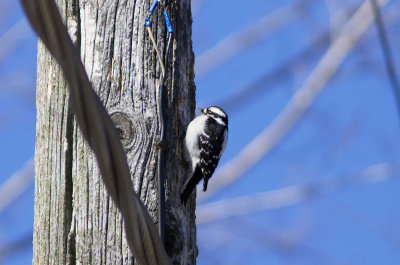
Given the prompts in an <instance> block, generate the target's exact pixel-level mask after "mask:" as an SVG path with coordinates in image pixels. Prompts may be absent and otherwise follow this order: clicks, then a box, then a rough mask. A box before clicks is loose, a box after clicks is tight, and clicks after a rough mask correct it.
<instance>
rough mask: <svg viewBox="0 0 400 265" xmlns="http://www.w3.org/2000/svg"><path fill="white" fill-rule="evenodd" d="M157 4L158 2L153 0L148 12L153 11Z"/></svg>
mask: <svg viewBox="0 0 400 265" xmlns="http://www.w3.org/2000/svg"><path fill="white" fill-rule="evenodd" d="M157 4H158V1H157V0H154V2H153V4H152V5H151V7H150V9H149V13H153V11H154V9H156V6H157Z"/></svg>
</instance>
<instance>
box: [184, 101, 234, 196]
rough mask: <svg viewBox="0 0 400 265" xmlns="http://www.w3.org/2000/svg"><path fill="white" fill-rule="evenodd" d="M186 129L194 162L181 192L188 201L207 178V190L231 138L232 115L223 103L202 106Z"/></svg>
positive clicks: (190, 159)
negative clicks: (225, 109)
mask: <svg viewBox="0 0 400 265" xmlns="http://www.w3.org/2000/svg"><path fill="white" fill-rule="evenodd" d="M201 112H202V114H201V115H200V116H197V117H196V118H195V119H193V120H192V121H191V122H190V123H189V126H188V128H187V130H186V136H185V149H186V150H185V157H186V160H187V161H188V162H189V163H191V169H192V171H191V172H192V176H191V177H190V178H189V179H188V180H187V181H186V183H185V184H184V187H183V191H182V193H181V201H182V202H183V203H185V202H186V201H187V199H188V198H189V196H190V194H192V192H193V190H194V189H195V187H196V185H197V184H198V183H199V182H200V180H201V179H203V191H206V190H207V184H208V180H209V179H210V178H211V176H212V174H213V173H214V170H215V168H216V167H217V165H218V162H219V159H220V158H221V156H222V154H223V152H224V151H225V147H226V143H227V141H228V115H227V114H226V113H225V111H223V110H222V109H221V108H219V107H215V106H214V107H209V108H207V109H202V110H201Z"/></svg>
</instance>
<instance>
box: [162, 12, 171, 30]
mask: <svg viewBox="0 0 400 265" xmlns="http://www.w3.org/2000/svg"><path fill="white" fill-rule="evenodd" d="M164 19H165V25H166V26H167V30H168V33H172V32H173V30H172V26H171V21H170V20H169V16H168V12H167V11H164Z"/></svg>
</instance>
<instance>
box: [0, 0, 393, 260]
mask: <svg viewBox="0 0 400 265" xmlns="http://www.w3.org/2000/svg"><path fill="white" fill-rule="evenodd" d="M293 2H294V1H265V0H253V1H250V2H243V1H228V0H219V1H209V0H197V1H193V5H194V6H195V4H196V7H198V8H196V10H195V12H194V15H193V38H192V39H193V48H194V52H195V56H196V62H197V64H196V67H199V64H200V62H201V60H202V58H204V57H202V56H203V55H204V54H205V52H206V51H208V50H209V49H210V48H212V47H214V46H215V45H217V44H218V43H219V42H220V41H221V40H223V39H225V38H226V37H227V36H230V35H232V34H235V33H237V32H240V31H242V30H245V29H246V28H248V27H250V26H251V25H254V24H256V23H257V21H259V19H261V18H262V17H265V16H267V15H271V14H273V13H274V12H276V11H277V10H281V8H284V7H287V6H289V5H291V4H292V3H293ZM362 2H363V1H356V0H351V1H347V0H346V1H345V0H327V1H316V0H310V1H309V2H308V3H309V4H308V5H306V4H303V5H301V7H302V9H301V10H302V12H303V13H301V15H298V16H297V17H295V18H291V19H290V21H289V22H287V24H285V26H282V27H280V28H278V29H277V30H276V31H275V32H272V33H271V34H269V35H268V36H263V37H261V38H260V40H259V41H257V42H256V43H254V44H253V45H250V46H249V47H247V48H246V49H244V50H243V51H240V52H238V53H236V54H235V55H234V56H233V57H231V58H229V59H228V60H226V61H225V62H224V63H222V64H220V65H218V66H217V67H215V68H214V69H212V70H211V71H210V72H208V73H204V74H201V72H200V69H199V68H196V70H198V71H196V86H197V103H198V105H199V106H200V107H206V106H208V105H213V104H219V103H220V102H225V101H224V99H226V98H228V97H229V96H232V95H233V94H235V93H237V92H238V91H240V90H241V89H243V88H244V87H246V86H248V85H249V84H252V83H254V82H255V80H257V79H259V78H260V77H261V76H263V75H265V74H267V73H269V72H272V71H273V70H274V69H276V68H277V67H279V66H280V65H282V64H283V63H284V62H286V61H287V60H290V59H291V58H294V57H295V56H296V55H297V54H298V53H301V52H302V51H303V50H304V49H305V48H306V47H308V46H309V44H310V43H311V42H312V40H313V39H314V38H315V37H316V36H318V35H319V34H320V33H321V32H324V31H327V30H329V29H331V30H332V32H331V36H335V29H336V30H340V29H341V28H342V27H343V24H339V25H338V26H337V27H333V28H332V24H331V22H332V20H335V17H337V16H336V15H337V14H338V13H340V12H341V11H344V10H352V12H354V10H355V9H357V8H358V7H359V6H360V4H361V3H362ZM0 7H1V8H0V10H1V11H0V21H1V23H0V62H1V63H0V82H1V83H0V84H1V85H0V146H1V149H0V161H1V162H0V164H1V167H0V170H1V174H0V185H1V184H3V183H4V182H5V181H6V180H7V179H8V178H9V177H10V176H11V175H12V174H14V173H15V172H16V171H17V170H19V169H21V168H22V167H23V165H24V164H25V162H26V161H28V160H29V159H30V158H31V157H33V155H34V144H35V119H36V113H35V82H36V81H35V79H36V66H35V64H36V42H37V39H36V37H35V36H34V34H33V33H32V32H31V31H30V29H29V28H28V27H27V26H25V24H24V23H26V22H19V21H20V20H21V19H22V17H23V14H22V11H21V8H20V6H19V4H17V1H11V0H4V1H3V2H2V3H0ZM399 8H400V3H399V1H390V2H389V4H388V6H387V8H385V9H384V10H383V14H384V15H383V16H384V18H385V22H386V24H387V27H388V29H387V32H388V36H389V40H390V44H391V47H392V50H393V54H394V59H395V62H396V63H397V65H398V62H399V59H400V53H399V50H398V49H396V47H399V44H400V43H399V42H400V38H399V37H398V36H400V34H399V33H400V27H399V20H400V16H399V15H398V14H400V12H399V11H400V9H399ZM299 10H300V9H299ZM299 12H300V11H299ZM350 14H352V13H350ZM396 14H397V16H396ZM344 21H346V19H345V20H344ZM17 23H20V24H17ZM16 24H17V26H15V28H14V29H13V30H11V31H10V29H12V28H13V26H14V25H16ZM270 26H271V27H273V26H274V25H270ZM8 32H12V33H15V34H11V35H10V34H8ZM246 41H249V39H243V40H242V42H246ZM9 43H12V45H9ZM327 48H328V46H327V45H325V46H323V47H322V48H321V49H315V50H313V51H312V52H311V54H313V55H312V56H309V57H307V58H306V59H304V60H300V61H298V62H297V63H296V64H295V66H294V67H291V68H290V71H289V72H288V73H286V74H284V75H282V76H276V78H273V79H272V80H271V79H270V80H269V82H264V83H262V84H261V85H260V86H259V91H258V92H257V94H256V96H255V97H251V100H249V101H246V102H245V103H244V104H243V105H240V106H238V107H235V106H233V105H229V104H228V103H224V105H222V107H226V108H227V110H228V114H229V115H230V116H229V117H230V120H229V123H230V124H229V125H230V128H229V142H228V147H227V150H226V152H225V154H224V156H223V158H222V160H221V162H220V165H221V166H222V165H224V164H225V163H226V162H228V161H229V160H230V159H232V158H234V157H235V156H236V155H237V154H238V153H239V152H240V151H241V150H242V149H243V148H244V147H245V146H246V145H247V144H248V143H249V142H250V141H251V140H252V139H253V138H254V137H256V136H257V135H258V134H259V133H261V132H262V131H263V130H264V129H265V128H267V127H268V126H269V125H270V124H271V122H272V121H273V120H274V119H275V118H276V117H278V116H279V115H280V113H281V111H282V110H283V109H284V108H285V106H286V104H287V103H288V102H289V101H290V100H291V98H292V96H293V94H294V93H295V92H296V91H297V90H298V89H299V88H300V87H301V86H302V84H303V82H304V80H305V79H306V78H307V77H308V76H309V74H310V73H311V72H312V70H313V69H314V67H315V66H316V65H317V63H318V62H319V60H320V59H321V57H322V55H323V54H324V53H325V52H326V51H327ZM397 72H399V70H398V71H397ZM399 124H400V118H399V115H398V113H397V109H396V102H395V100H394V96H393V92H392V87H391V84H390V82H389V79H388V75H387V72H386V68H385V64H384V60H383V55H382V51H381V46H380V44H379V41H378V39H377V35H376V28H375V26H374V25H373V26H372V27H370V29H369V30H367V32H366V34H365V35H364V36H363V37H362V38H361V41H360V42H359V44H358V45H357V46H356V47H355V49H354V50H352V51H351V52H350V53H349V55H348V56H347V57H346V59H345V60H344V62H343V63H342V64H341V65H340V67H339V70H338V72H337V73H336V74H335V75H334V77H333V78H332V79H330V80H329V82H328V83H327V85H326V86H324V89H323V92H322V93H321V95H320V96H319V97H317V98H316V100H315V102H314V103H313V104H312V105H311V107H310V108H309V109H308V111H307V112H306V115H305V116H304V117H302V118H301V120H300V122H299V123H297V124H296V125H295V126H294V127H293V128H292V129H291V130H290V132H289V133H288V135H287V136H285V137H284V138H283V140H282V141H280V142H279V143H278V144H277V146H276V148H274V149H273V150H272V152H270V153H268V154H267V155H266V156H265V157H263V158H262V159H261V161H259V162H258V163H257V164H256V166H254V167H252V168H251V169H250V170H248V171H247V172H246V173H245V174H243V175H242V176H241V177H240V178H239V179H238V180H237V181H235V182H234V183H233V184H231V185H229V186H227V187H225V188H223V189H222V190H220V192H218V193H217V194H216V195H214V196H212V197H211V198H210V199H208V200H206V201H204V202H201V204H207V203H210V202H214V201H219V200H225V199H228V198H236V197H239V196H247V195H249V196H251V195H253V194H255V193H261V192H266V191H274V190H278V189H281V188H285V187H291V186H296V185H306V184H310V185H313V184H315V183H320V182H321V181H322V180H324V179H328V178H335V177H336V178H338V177H343V176H347V177H349V178H351V177H352V176H353V173H354V172H358V171H360V170H365V169H366V168H368V167H370V166H374V165H378V164H385V163H390V164H398V163H400V141H399V139H400V127H399ZM380 174H381V175H383V176H385V177H387V179H386V180H384V181H381V182H379V183H356V184H354V185H347V184H346V183H342V182H339V184H338V186H335V189H334V191H333V192H326V191H325V190H320V189H316V190H315V191H314V192H315V195H316V196H315V197H312V198H310V199H309V200H307V201H306V202H304V203H300V204H293V205H290V206H287V207H279V208H278V209H274V210H267V211H258V212H254V213H249V214H244V215H240V216H236V217H230V218H226V219H222V220H218V221H214V222H210V223H206V224H199V225H198V230H197V234H198V247H199V256H198V264H200V265H202V264H260V265H261V264H363V265H372V264H385V265H391V264H393V265H394V264H399V260H400V254H399V253H400V251H399V248H400V246H399V242H400V229H399V228H398V227H397V224H398V223H399V222H400V202H399V199H398V198H399V195H398V194H399V190H400V180H399V178H398V177H399V176H400V173H399V174H389V175H387V176H386V175H385V172H383V173H380ZM209 185H213V179H211V180H210V184H209ZM316 187H318V186H316ZM33 193H34V187H33V183H32V185H31V186H30V188H29V189H28V190H27V191H26V192H24V193H23V194H22V195H21V196H20V197H19V198H18V199H16V200H15V201H14V202H12V203H11V204H10V205H9V206H8V207H7V208H6V209H4V211H2V212H0V249H1V248H2V246H5V245H6V244H9V243H12V242H16V241H18V240H22V239H26V238H28V240H29V235H30V234H31V233H32V229H33ZM255 203H256V202H255ZM238 210H239V209H238ZM3 255H4V253H3ZM2 258H3V256H2V253H0V264H7V265H9V264H13V265H14V264H29V263H30V262H31V258H32V249H31V247H29V244H28V246H27V247H22V248H21V249H20V250H19V252H17V253H14V254H11V255H9V256H7V258H6V259H2Z"/></svg>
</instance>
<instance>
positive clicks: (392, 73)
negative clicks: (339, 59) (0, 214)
mask: <svg viewBox="0 0 400 265" xmlns="http://www.w3.org/2000/svg"><path fill="white" fill-rule="evenodd" d="M371 3H372V9H373V11H374V15H375V23H376V26H377V29H378V36H379V40H380V42H381V46H382V51H383V56H384V57H385V64H386V68H387V71H388V75H389V78H390V82H391V84H392V88H393V93H394V96H395V100H396V105H397V111H398V112H399V113H398V114H399V118H400V85H399V80H398V79H397V75H396V70H395V66H394V62H393V56H392V51H391V49H390V43H389V39H388V37H387V34H386V31H385V25H384V22H383V19H382V17H381V12H380V10H379V6H378V4H377V2H376V0H371Z"/></svg>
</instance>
